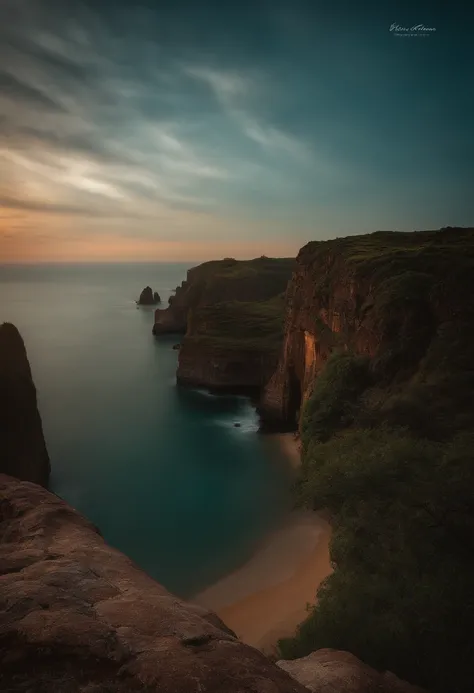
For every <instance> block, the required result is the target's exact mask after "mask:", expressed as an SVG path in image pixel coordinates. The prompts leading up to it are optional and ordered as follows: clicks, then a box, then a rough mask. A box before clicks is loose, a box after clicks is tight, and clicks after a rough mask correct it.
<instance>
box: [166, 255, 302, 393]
mask: <svg viewBox="0 0 474 693" xmlns="http://www.w3.org/2000/svg"><path fill="white" fill-rule="evenodd" d="M293 267H294V261H293V260H292V259H285V258H284V259H272V258H257V259H255V260H251V261H237V260H233V259H231V258H227V259H224V260H220V261H213V262H206V263H204V264H202V265H199V266H198V267H195V268H192V269H191V270H189V271H188V275H187V279H186V280H185V281H184V282H183V283H182V284H181V286H179V287H178V288H177V289H176V293H175V295H174V296H172V297H171V298H170V305H169V307H168V308H167V309H165V310H157V311H156V313H155V324H154V327H153V333H154V334H155V335H157V336H158V335H160V334H166V333H178V334H183V335H184V338H183V342H182V344H181V348H180V350H179V359H178V370H177V380H178V383H180V384H184V385H195V386H204V387H209V388H213V389H216V390H237V389H238V390H252V389H254V390H256V389H259V388H261V387H262V386H263V385H264V384H265V383H266V382H267V381H268V379H269V378H270V376H271V374H272V373H273V372H274V370H275V368H276V364H277V361H278V351H279V348H280V345H281V340H282V338H283V313H284V303H283V293H284V291H285V289H286V286H287V284H288V280H289V278H290V276H291V272H292V269H293Z"/></svg>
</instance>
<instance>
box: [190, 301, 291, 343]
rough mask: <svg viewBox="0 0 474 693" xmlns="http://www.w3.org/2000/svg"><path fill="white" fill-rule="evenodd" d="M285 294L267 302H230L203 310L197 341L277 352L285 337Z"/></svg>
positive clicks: (205, 307) (208, 306)
mask: <svg viewBox="0 0 474 693" xmlns="http://www.w3.org/2000/svg"><path fill="white" fill-rule="evenodd" d="M284 311H285V302H284V296H283V294H280V295H278V296H275V297H273V298H271V299H269V300H267V301H227V302H222V303H214V304H211V305H207V306H203V307H202V308H200V309H199V314H198V320H197V321H196V328H195V329H194V330H193V337H192V338H193V340H199V341H201V342H207V343H210V344H212V345H213V346H214V347H237V348H239V349H243V348H245V349H249V350H252V349H258V350H263V351H272V352H277V351H278V349H279V348H280V346H281V343H282V339H283V327H284Z"/></svg>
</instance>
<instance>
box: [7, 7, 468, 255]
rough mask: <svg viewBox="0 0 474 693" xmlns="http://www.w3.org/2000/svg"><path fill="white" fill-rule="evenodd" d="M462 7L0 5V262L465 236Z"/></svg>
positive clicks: (247, 251)
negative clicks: (431, 234) (410, 235)
mask: <svg viewBox="0 0 474 693" xmlns="http://www.w3.org/2000/svg"><path fill="white" fill-rule="evenodd" d="M469 4H470V3H467V2H456V1H454V2H451V3H449V5H448V3H436V2H434V1H433V0H432V1H431V2H423V1H420V0H418V1H417V0H413V1H412V2H404V1H403V0H402V1H398V2H396V1H395V0H387V1H386V2H377V3H376V2H355V1H354V0H345V1H343V0H331V1H329V0H326V1H325V2H322V1H320V0H308V1H307V0H291V1H290V0H271V1H270V0H251V1H250V0H241V1H240V2H231V0H219V1H216V0H114V1H113V2H112V1H108V0H67V2H64V0H61V1H58V0H0V262H2V261H3V262H43V261H71V260H72V261H93V260H97V261H123V260H147V261H152V260H161V261H166V260H207V259H211V258H219V257H223V256H232V257H237V258H243V257H255V256H258V255H261V254H265V255H270V256H285V255H295V254H296V253H297V251H298V249H299V248H300V247H301V246H302V245H303V244H304V243H306V242H307V241H309V240H323V239H328V238H334V237H337V236H347V235H351V234H355V233H366V232H372V231H376V230H379V229H384V230H385V229H391V230H401V231H411V230H415V229H418V230H421V229H434V228H439V227H441V226H447V225H450V226H455V225H461V226H462V225H473V222H474V214H473V212H474V195H473V194H472V190H473V188H474V186H473V183H474V134H473V123H474V82H473V77H472V75H473V67H474V55H473V53H472V33H473V29H474V12H473V10H472V9H471V10H469V9H468V5H469ZM443 5H444V7H443ZM413 27H415V28H414V29H412V28H413Z"/></svg>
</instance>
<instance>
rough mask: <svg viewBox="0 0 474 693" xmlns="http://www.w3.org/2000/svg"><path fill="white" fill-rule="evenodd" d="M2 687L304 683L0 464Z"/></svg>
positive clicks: (191, 689) (254, 688) (125, 692)
mask: <svg viewBox="0 0 474 693" xmlns="http://www.w3.org/2000/svg"><path fill="white" fill-rule="evenodd" d="M0 690H1V691H9V692H13V691H15V692H16V691H18V692H19V691H34V692H35V693H36V692H38V693H55V692H58V693H59V692H60V693H78V692H81V693H111V692H112V691H114V693H132V692H135V691H143V692H145V691H146V692H147V693H151V692H156V693H158V691H159V693H196V692H197V691H202V692H203V693H204V691H206V693H218V692H219V693H224V692H226V693H227V692H228V693H237V691H239V692H241V691H242V692H243V691H246V692H248V693H250V692H255V693H303V692H304V691H306V693H307V689H305V688H304V687H303V686H302V685H300V684H298V683H297V682H296V681H295V680H294V679H292V678H290V676H289V675H288V674H287V673H286V672H284V671H283V670H282V669H280V668H278V667H277V666H275V665H274V664H272V663H271V662H270V661H269V660H268V659H266V657H265V656H264V655H262V654H261V653H260V652H258V651H257V650H254V649H253V648H251V647H248V646H246V645H243V644H242V643H240V642H239V641H238V640H237V638H236V637H235V636H234V634H233V633H232V632H231V631H229V630H228V629H227V628H226V626H225V625H224V624H223V623H222V622H221V621H220V620H219V619H218V617H217V616H216V615H214V614H212V613H210V612H208V611H206V610H205V609H203V608H201V607H199V606H195V605H192V604H189V603H184V602H182V601H181V600H179V599H177V598H176V597H173V596H172V595H170V594H169V593H168V592H167V591H166V590H165V589H164V588H163V587H161V586H160V585H159V584H158V583H157V582H155V581H154V580H153V579H152V578H150V577H148V576H147V575H146V574H145V573H144V572H142V571H141V570H140V569H139V568H138V567H137V566H136V565H134V563H133V562H132V561H130V560H129V559H128V558H126V557H125V556H124V555H123V554H121V553H120V552H119V551H116V550H115V549H112V548H111V547H109V546H107V545H106V544H105V542H104V540H103V539H102V537H101V536H100V534H99V532H98V530H97V529H96V528H95V527H94V526H93V525H92V524H91V523H89V522H88V521H87V520H86V519H85V518H83V517H82V516H81V515H80V514H79V513H78V512H76V511H75V510H73V509H72V508H70V507H69V506H68V505H67V504H66V503H64V502H63V501H62V500H60V499H59V498H58V497H57V496H55V495H54V494H51V493H49V492H48V491H46V490H45V489H43V488H41V487H40V486H38V485H36V484H32V483H28V482H21V481H18V480H16V479H13V478H12V477H8V476H6V475H0Z"/></svg>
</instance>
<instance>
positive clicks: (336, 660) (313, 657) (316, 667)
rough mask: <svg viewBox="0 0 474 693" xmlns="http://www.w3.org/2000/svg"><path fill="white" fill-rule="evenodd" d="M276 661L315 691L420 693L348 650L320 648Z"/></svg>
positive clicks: (322, 692)
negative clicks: (291, 658) (301, 655)
mask: <svg viewBox="0 0 474 693" xmlns="http://www.w3.org/2000/svg"><path fill="white" fill-rule="evenodd" d="M277 664H278V666H279V667H281V668H282V669H284V670H285V671H287V672H288V673H289V674H291V676H293V677H294V678H295V679H296V680H297V681H299V682H300V683H302V684H303V686H306V687H307V688H309V690H310V691H314V693H423V691H422V689H421V688H418V687H417V686H412V685H411V684H409V683H407V682H406V681H402V680H401V679H399V678H398V677H397V676H395V674H392V673H391V672H389V671H386V672H383V673H381V672H378V671H376V670H375V669H372V667H369V666H367V665H366V664H364V663H363V662H361V661H360V659H357V657H354V655H352V654H350V653H349V652H340V651H338V650H330V649H322V650H317V651H316V652H312V653H311V654H310V655H308V656H307V657H302V658H301V659H293V660H280V661H279V662H277Z"/></svg>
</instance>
